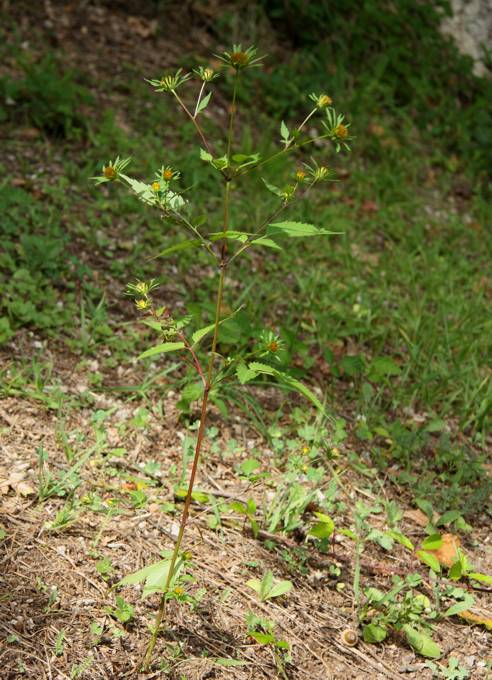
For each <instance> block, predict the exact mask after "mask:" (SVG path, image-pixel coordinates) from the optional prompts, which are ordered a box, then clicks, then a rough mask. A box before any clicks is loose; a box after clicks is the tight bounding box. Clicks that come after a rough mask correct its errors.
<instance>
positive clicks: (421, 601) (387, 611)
mask: <svg viewBox="0 0 492 680" xmlns="http://www.w3.org/2000/svg"><path fill="white" fill-rule="evenodd" d="M393 581H394V586H393V588H392V589H391V590H390V591H389V592H387V593H386V594H384V593H383V592H381V591H380V590H378V589H377V588H367V589H366V590H365V596H366V603H365V604H364V606H363V607H362V608H361V610H360V613H359V618H360V621H361V622H362V623H363V624H364V626H363V630H362V632H363V637H364V641H365V642H370V643H378V642H382V641H383V640H385V639H386V636H387V635H388V631H389V630H390V629H393V630H395V631H402V633H403V634H404V635H405V638H406V640H407V642H408V644H409V645H410V646H411V647H412V649H414V651H416V652H417V653H418V654H420V655H422V656H424V657H427V658H429V659H439V658H440V656H441V649H440V647H439V645H437V644H436V643H435V642H434V640H433V639H432V637H431V636H430V634H429V632H430V631H431V628H430V622H431V621H432V620H435V619H436V618H437V612H436V611H435V610H433V609H432V606H431V602H430V600H429V598H428V597H426V596H425V595H421V594H420V593H415V592H414V590H413V588H415V587H417V586H419V585H420V584H421V582H422V579H421V577H420V575H419V574H409V575H408V576H407V577H406V578H405V579H404V580H403V579H401V578H400V577H398V576H396V577H394V578H393ZM402 592H403V593H404V594H403V597H402V598H399V597H398V596H399V595H400V593H402ZM367 621H369V622H368V623H366V622H367Z"/></svg>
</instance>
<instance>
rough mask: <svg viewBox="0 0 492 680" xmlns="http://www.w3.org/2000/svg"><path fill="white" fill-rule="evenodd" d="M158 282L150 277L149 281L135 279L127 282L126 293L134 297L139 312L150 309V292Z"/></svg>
mask: <svg viewBox="0 0 492 680" xmlns="http://www.w3.org/2000/svg"><path fill="white" fill-rule="evenodd" d="M158 285H159V284H158V283H157V281H156V280H155V279H150V281H139V280H138V279H137V281H135V283H129V284H127V287H126V291H125V293H126V295H130V296H131V297H133V298H135V306H136V308H137V309H138V311H139V312H146V311H149V310H150V309H152V297H151V295H150V293H151V292H152V291H153V290H154V289H155V288H157V287H158Z"/></svg>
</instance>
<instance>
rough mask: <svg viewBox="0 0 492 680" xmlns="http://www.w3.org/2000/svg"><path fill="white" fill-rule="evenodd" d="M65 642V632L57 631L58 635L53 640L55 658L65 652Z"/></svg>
mask: <svg viewBox="0 0 492 680" xmlns="http://www.w3.org/2000/svg"><path fill="white" fill-rule="evenodd" d="M65 640H66V635H65V631H64V629H63V628H62V629H61V630H60V631H58V634H57V636H56V640H55V655H56V656H62V655H63V652H64V651H65Z"/></svg>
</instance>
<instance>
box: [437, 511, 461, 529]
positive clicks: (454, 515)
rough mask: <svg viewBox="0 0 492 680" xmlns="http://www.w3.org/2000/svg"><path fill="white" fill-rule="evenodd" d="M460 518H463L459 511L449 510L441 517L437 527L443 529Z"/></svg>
mask: <svg viewBox="0 0 492 680" xmlns="http://www.w3.org/2000/svg"><path fill="white" fill-rule="evenodd" d="M458 517H461V513H460V512H459V511H458V510H448V511H447V512H445V513H444V514H442V515H441V516H440V517H439V519H438V520H437V522H436V527H441V526H445V525H446V524H450V523H451V522H454V521H455V520H457V519H458Z"/></svg>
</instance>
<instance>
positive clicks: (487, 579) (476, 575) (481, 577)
mask: <svg viewBox="0 0 492 680" xmlns="http://www.w3.org/2000/svg"><path fill="white" fill-rule="evenodd" d="M468 578H471V579H473V580H474V581H480V583H486V584H487V585H489V586H492V576H489V575H488V574H481V573H480V572H479V571H471V572H470V573H469V574H468Z"/></svg>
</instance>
